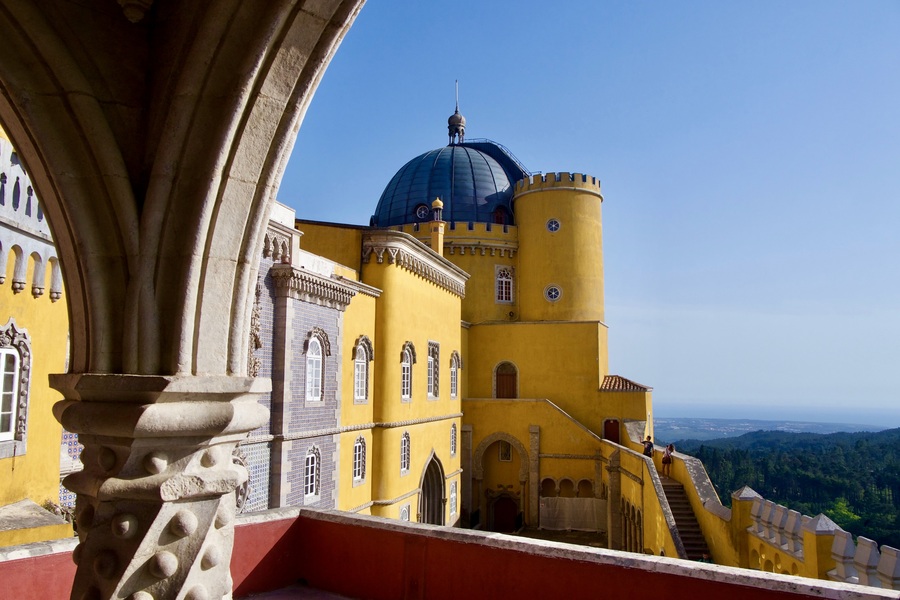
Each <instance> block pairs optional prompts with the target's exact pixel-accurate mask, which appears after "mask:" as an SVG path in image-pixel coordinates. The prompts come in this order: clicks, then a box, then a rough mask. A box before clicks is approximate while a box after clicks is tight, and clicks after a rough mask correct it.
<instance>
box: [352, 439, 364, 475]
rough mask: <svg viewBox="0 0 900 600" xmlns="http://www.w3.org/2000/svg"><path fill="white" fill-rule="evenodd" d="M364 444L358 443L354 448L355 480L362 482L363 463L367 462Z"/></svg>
mask: <svg viewBox="0 0 900 600" xmlns="http://www.w3.org/2000/svg"><path fill="white" fill-rule="evenodd" d="M365 460H366V459H365V454H364V452H363V445H362V442H359V441H357V442H356V444H355V445H354V446H353V480H354V481H361V480H362V478H363V468H364V466H363V463H364V461H365Z"/></svg>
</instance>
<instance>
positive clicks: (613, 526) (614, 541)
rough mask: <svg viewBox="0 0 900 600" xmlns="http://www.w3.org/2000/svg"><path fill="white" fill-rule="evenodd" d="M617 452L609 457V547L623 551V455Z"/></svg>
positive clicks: (607, 502)
mask: <svg viewBox="0 0 900 600" xmlns="http://www.w3.org/2000/svg"><path fill="white" fill-rule="evenodd" d="M619 453H620V450H616V451H615V452H613V453H612V455H610V457H609V466H608V467H606V470H607V471H608V472H609V495H608V496H609V497H608V498H607V501H606V514H607V517H608V518H607V522H606V528H607V545H608V546H609V548H610V549H611V550H622V541H623V539H622V538H623V532H622V472H621V470H620V460H621V458H620V457H621V455H620V454H619Z"/></svg>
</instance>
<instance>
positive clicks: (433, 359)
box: [428, 341, 441, 400]
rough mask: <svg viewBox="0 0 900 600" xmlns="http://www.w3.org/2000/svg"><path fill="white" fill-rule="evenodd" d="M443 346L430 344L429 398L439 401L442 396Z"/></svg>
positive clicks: (435, 343) (436, 343) (430, 342)
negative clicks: (441, 369)
mask: <svg viewBox="0 0 900 600" xmlns="http://www.w3.org/2000/svg"><path fill="white" fill-rule="evenodd" d="M440 368H441V345H440V343H439V342H432V341H429V342H428V398H429V399H431V400H437V399H438V398H440V396H441V386H440V381H441V379H440V375H441V374H440Z"/></svg>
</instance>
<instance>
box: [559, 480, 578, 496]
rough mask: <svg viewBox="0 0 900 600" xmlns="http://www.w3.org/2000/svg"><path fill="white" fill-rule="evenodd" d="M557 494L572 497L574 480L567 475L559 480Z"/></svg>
mask: <svg viewBox="0 0 900 600" xmlns="http://www.w3.org/2000/svg"><path fill="white" fill-rule="evenodd" d="M559 495H560V497H561V498H574V497H575V495H576V490H575V482H574V481H572V480H571V479H569V478H568V477H563V478H562V479H560V480H559Z"/></svg>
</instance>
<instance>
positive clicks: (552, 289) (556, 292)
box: [544, 285, 562, 302]
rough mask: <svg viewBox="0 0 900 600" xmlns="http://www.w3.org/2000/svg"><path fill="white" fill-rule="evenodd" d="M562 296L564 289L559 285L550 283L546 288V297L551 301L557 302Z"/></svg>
mask: <svg viewBox="0 0 900 600" xmlns="http://www.w3.org/2000/svg"><path fill="white" fill-rule="evenodd" d="M561 296H562V290H561V289H560V288H559V286H555V285H548V286H547V287H546V288H545V289H544V298H546V299H547V300H549V301H550V302H556V301H557V300H559V299H560V297H561Z"/></svg>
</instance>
